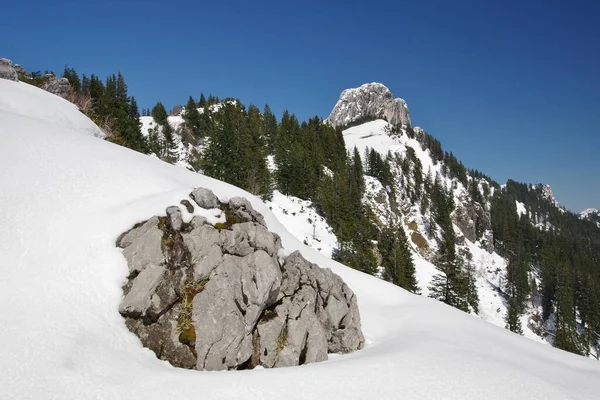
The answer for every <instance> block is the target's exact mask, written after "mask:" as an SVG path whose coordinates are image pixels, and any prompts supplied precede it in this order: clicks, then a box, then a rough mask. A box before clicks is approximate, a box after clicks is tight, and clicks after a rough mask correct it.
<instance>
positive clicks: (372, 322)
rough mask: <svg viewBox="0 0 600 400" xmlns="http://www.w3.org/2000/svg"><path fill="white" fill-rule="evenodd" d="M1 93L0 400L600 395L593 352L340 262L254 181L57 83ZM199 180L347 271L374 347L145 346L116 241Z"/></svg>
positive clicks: (599, 367)
mask: <svg viewBox="0 0 600 400" xmlns="http://www.w3.org/2000/svg"><path fill="white" fill-rule="evenodd" d="M0 99H1V100H0V146H1V148H2V149H10V151H6V152H4V153H3V156H2V157H0V171H1V172H0V186H1V187H2V190H1V191H0V210H1V211H0V226H1V227H2V229H1V230H0V305H1V306H2V307H1V308H2V314H1V315H2V324H0V355H1V358H0V359H1V360H2V362H1V363H0V387H1V388H2V389H1V393H2V396H1V397H2V398H3V399H7V400H11V399H167V398H169V399H197V398H203V399H235V398H244V399H261V400H266V399H284V398H285V399H313V398H314V399H316V398H323V399H331V400H335V399H344V400H348V399H372V398H377V399H396V398H403V399H440V398H443V399H450V400H452V399H460V400H464V399H484V398H485V399H492V400H493V399H502V400H507V399H524V398H526V399H528V400H535V399H565V398H569V399H595V398H598V387H597V379H598V376H600V375H599V374H600V364H599V363H598V362H596V361H592V360H588V359H585V358H583V357H579V356H576V355H573V354H570V353H566V352H562V351H559V350H556V349H553V348H551V347H549V346H544V345H540V344H537V343H535V342H533V341H531V340H527V339H525V338H522V337H520V336H518V335H515V334H512V333H510V332H508V331H506V330H504V329H501V328H498V327H495V326H493V325H491V324H488V323H486V322H484V321H482V320H480V319H478V318H475V317H473V316H471V315H468V314H465V313H462V312H460V311H457V310H455V309H452V308H450V307H448V306H446V305H444V304H442V303H439V302H437V301H434V300H431V299H427V298H424V297H421V296H415V295H412V294H410V293H408V292H406V291H404V290H402V289H400V288H398V287H396V286H393V285H391V284H388V283H386V282H384V281H381V280H379V279H377V278H374V277H370V276H367V275H364V274H362V273H360V272H357V271H354V270H351V269H349V268H346V267H344V266H342V265H340V264H337V263H335V262H333V261H331V260H330V259H328V258H327V257H325V256H323V255H322V254H319V253H318V252H316V251H313V250H311V249H310V248H309V247H306V246H304V245H303V244H302V243H301V242H300V241H298V240H297V239H296V238H295V237H294V236H293V235H292V234H291V233H290V232H288V230H287V229H286V226H285V225H284V223H283V222H281V221H279V220H278V219H277V217H276V216H275V214H274V213H273V212H271V211H270V210H269V208H268V206H267V205H265V204H264V203H262V202H261V201H260V199H258V198H256V197H254V196H252V195H250V194H249V193H246V192H244V191H242V190H241V189H238V188H235V187H233V186H231V185H228V184H225V183H223V182H219V181H216V180H213V179H210V178H207V177H204V176H201V175H199V174H196V173H194V172H191V171H186V170H184V169H182V168H179V167H176V166H172V165H168V164H165V163H163V162H161V161H159V160H157V159H155V158H152V157H148V156H145V155H142V154H139V153H135V152H133V151H131V150H128V149H126V148H122V147H119V146H117V145H114V144H112V143H108V142H105V141H102V140H98V139H97V138H94V137H92V136H91V135H89V133H90V132H93V131H94V129H93V125H90V123H89V121H86V120H85V119H82V115H81V114H80V113H79V111H78V110H77V109H75V108H74V107H66V106H65V104H64V103H63V100H62V99H59V98H58V97H56V96H52V95H49V94H47V93H45V92H43V91H41V90H39V89H35V88H31V87H28V86H26V84H22V83H14V82H8V81H1V80H0ZM52 109H55V110H59V109H60V110H61V112H57V113H52V112H49V111H48V110H52ZM15 110H18V111H19V110H20V111H19V112H16V111H15ZM200 186H201V187H207V188H211V189H212V190H213V191H214V192H215V193H216V194H217V195H218V196H219V197H221V198H229V197H233V196H245V197H247V198H248V199H249V200H250V202H251V203H252V205H253V206H254V207H255V208H256V210H257V211H259V212H261V213H262V214H263V215H264V216H265V220H266V223H267V225H268V228H269V229H270V230H272V231H275V232H277V233H278V234H279V235H281V238H282V244H283V245H284V246H285V247H286V249H288V250H290V251H292V250H296V249H297V250H300V251H301V252H302V254H303V255H304V256H305V257H306V258H307V259H308V260H309V261H311V262H315V263H317V264H319V265H320V266H322V267H328V268H331V269H332V270H333V272H335V273H337V274H339V275H340V276H341V277H342V278H343V279H344V281H345V282H346V283H347V284H348V286H349V287H350V288H352V290H353V291H354V292H355V294H356V295H357V297H358V304H359V308H360V312H361V317H362V322H363V331H364V333H365V336H366V339H367V346H366V347H365V348H364V349H363V350H361V351H359V352H356V353H353V354H350V355H346V356H338V357H334V358H332V359H331V360H330V361H327V362H323V363H317V364H311V365H307V366H303V367H292V368H282V369H278V370H263V369H259V370H250V371H230V372H209V373H206V372H199V371H187V370H181V369H176V368H173V367H171V366H170V364H168V363H167V362H163V361H159V360H158V359H157V358H156V357H155V355H154V353H152V352H151V351H150V350H147V349H144V348H143V347H142V345H141V343H140V342H139V340H138V339H137V338H136V337H135V336H134V335H133V334H131V333H130V332H129V331H128V330H127V328H126V327H125V323H124V320H123V318H122V317H121V316H120V315H119V313H118V306H119V303H120V301H121V299H122V290H121V285H122V284H123V283H124V282H125V278H126V276H127V273H128V271H127V263H126V261H125V258H124V257H123V255H122V254H121V251H120V250H119V249H118V248H117V247H116V246H115V240H116V238H117V236H118V235H119V234H120V233H121V232H123V231H125V230H127V229H128V228H129V227H130V226H131V225H133V224H134V223H136V222H138V221H142V220H145V219H147V218H149V217H150V216H152V215H155V214H159V213H163V212H164V209H165V207H166V206H168V205H171V204H174V203H175V202H179V200H180V199H181V198H183V197H185V196H186V195H187V194H188V193H189V192H190V191H191V190H192V189H193V188H195V187H200Z"/></svg>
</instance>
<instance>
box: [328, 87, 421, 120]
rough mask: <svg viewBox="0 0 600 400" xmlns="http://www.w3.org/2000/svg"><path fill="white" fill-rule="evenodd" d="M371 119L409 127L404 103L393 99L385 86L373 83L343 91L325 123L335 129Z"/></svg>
mask: <svg viewBox="0 0 600 400" xmlns="http://www.w3.org/2000/svg"><path fill="white" fill-rule="evenodd" d="M373 118H383V119H385V120H386V121H388V122H389V123H390V124H392V125H410V113H409V111H408V106H407V104H406V102H405V101H404V100H403V99H400V98H396V99H394V97H393V95H392V92H391V91H390V90H389V89H388V88H387V87H386V86H385V85H383V84H381V83H375V82H374V83H367V84H364V85H362V86H361V87H358V88H354V89H346V90H344V91H343V92H342V94H340V98H339V100H338V102H337V104H336V105H335V107H334V108H333V111H331V114H330V115H329V117H327V122H329V123H330V124H331V125H333V126H334V127H337V126H344V125H348V124H350V123H352V122H355V121H361V120H363V119H373Z"/></svg>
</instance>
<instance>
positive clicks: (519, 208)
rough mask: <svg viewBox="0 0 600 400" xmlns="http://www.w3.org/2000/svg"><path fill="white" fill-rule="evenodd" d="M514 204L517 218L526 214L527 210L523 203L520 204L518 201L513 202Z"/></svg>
mask: <svg viewBox="0 0 600 400" xmlns="http://www.w3.org/2000/svg"><path fill="white" fill-rule="evenodd" d="M515 203H516V205H517V214H519V217H520V216H523V215H527V214H528V212H527V208H525V204H524V203H521V202H520V201H518V200H515Z"/></svg>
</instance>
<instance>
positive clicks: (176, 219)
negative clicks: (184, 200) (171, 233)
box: [167, 206, 183, 231]
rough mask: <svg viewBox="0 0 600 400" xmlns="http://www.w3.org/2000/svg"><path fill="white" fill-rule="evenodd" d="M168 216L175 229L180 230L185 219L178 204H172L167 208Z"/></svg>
mask: <svg viewBox="0 0 600 400" xmlns="http://www.w3.org/2000/svg"><path fill="white" fill-rule="evenodd" d="M167 218H168V219H169V223H170V224H171V227H172V228H173V230H175V231H178V230H180V229H181V226H182V225H183V219H181V210H180V209H179V207H177V206H171V207H168V208H167Z"/></svg>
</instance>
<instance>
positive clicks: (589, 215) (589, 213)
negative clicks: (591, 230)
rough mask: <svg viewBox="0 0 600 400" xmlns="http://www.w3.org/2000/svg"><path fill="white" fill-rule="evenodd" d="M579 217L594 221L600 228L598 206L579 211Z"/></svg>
mask: <svg viewBox="0 0 600 400" xmlns="http://www.w3.org/2000/svg"><path fill="white" fill-rule="evenodd" d="M579 218H581V219H586V220H588V221H591V222H594V223H596V225H598V228H600V210H598V209H596V208H586V209H585V210H583V211H582V212H581V213H579Z"/></svg>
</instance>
